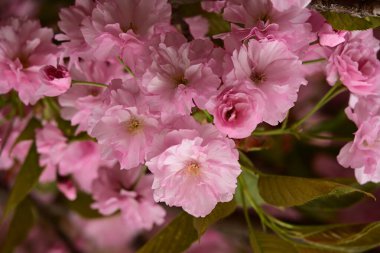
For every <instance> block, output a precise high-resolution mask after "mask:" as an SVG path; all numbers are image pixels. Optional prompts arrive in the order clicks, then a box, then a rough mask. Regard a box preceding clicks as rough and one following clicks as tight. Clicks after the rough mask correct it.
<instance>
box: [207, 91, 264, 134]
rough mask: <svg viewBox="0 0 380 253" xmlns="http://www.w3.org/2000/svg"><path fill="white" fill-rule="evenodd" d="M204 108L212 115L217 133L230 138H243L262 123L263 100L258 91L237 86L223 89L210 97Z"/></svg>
mask: <svg viewBox="0 0 380 253" xmlns="http://www.w3.org/2000/svg"><path fill="white" fill-rule="evenodd" d="M206 108H207V110H208V111H209V112H210V113H211V114H212V115H214V123H215V126H216V127H217V128H218V129H219V131H221V132H222V133H225V134H227V135H228V136H229V137H231V138H245V137H248V136H250V135H251V133H252V131H253V130H254V129H255V128H256V126H257V124H259V123H261V122H262V121H263V113H264V100H263V95H262V94H261V92H260V90H256V91H252V90H249V89H247V88H246V87H245V86H244V85H237V86H230V87H225V88H224V89H222V90H221V92H220V93H219V94H218V95H215V96H213V97H211V98H210V101H209V102H208V103H207V104H206Z"/></svg>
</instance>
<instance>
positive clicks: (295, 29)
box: [223, 0, 315, 52]
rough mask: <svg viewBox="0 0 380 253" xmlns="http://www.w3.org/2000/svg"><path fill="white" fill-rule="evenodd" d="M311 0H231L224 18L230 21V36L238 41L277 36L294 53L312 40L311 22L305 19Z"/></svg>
mask: <svg viewBox="0 0 380 253" xmlns="http://www.w3.org/2000/svg"><path fill="white" fill-rule="evenodd" d="M308 2H310V1H278V0H234V1H228V2H227V6H226V8H225V9H224V12H223V15H224V18H225V19H226V20H228V21H230V22H232V23H235V24H240V25H243V28H241V27H238V26H233V30H232V34H231V35H232V36H233V37H236V38H237V39H239V40H246V39H250V38H255V39H259V40H261V39H264V38H268V39H278V40H282V41H284V42H286V45H287V46H288V47H289V48H290V49H291V50H292V51H294V52H298V51H300V50H303V49H307V47H308V44H309V43H310V42H312V41H314V40H315V36H314V35H313V34H312V33H311V25H310V24H308V23H307V22H306V21H307V20H308V18H309V17H310V11H309V10H308V9H306V8H305V7H306V5H307V4H308Z"/></svg>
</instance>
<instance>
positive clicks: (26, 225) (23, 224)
mask: <svg viewBox="0 0 380 253" xmlns="http://www.w3.org/2000/svg"><path fill="white" fill-rule="evenodd" d="M35 218H36V217H35V211H34V207H33V205H32V201H31V200H30V199H29V198H26V199H24V200H23V201H22V202H21V203H20V204H19V206H18V207H17V209H16V211H15V213H14V215H13V218H12V221H11V223H10V225H9V230H8V232H7V234H6V237H5V240H4V244H3V245H2V246H1V247H0V252H1V253H11V252H13V251H14V249H15V248H16V246H18V245H19V244H20V243H21V242H23V241H24V240H25V238H26V237H27V236H28V232H29V231H30V229H31V228H32V227H33V225H34V222H35Z"/></svg>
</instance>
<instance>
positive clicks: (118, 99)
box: [0, 0, 380, 230]
mask: <svg viewBox="0 0 380 253" xmlns="http://www.w3.org/2000/svg"><path fill="white" fill-rule="evenodd" d="M309 2H310V1H309V0H287V1H282V0H281V1H280V0H227V1H203V2H202V4H201V6H202V8H203V11H204V12H212V13H215V14H216V15H220V16H221V17H223V18H224V20H225V21H227V22H228V23H229V26H230V31H229V32H221V33H219V34H216V35H212V36H209V34H208V31H209V23H208V20H207V19H206V18H205V17H203V16H196V17H191V18H186V19H185V21H186V24H187V25H188V26H189V28H190V29H189V30H190V34H187V33H185V32H183V31H181V27H180V26H179V25H173V24H172V23H171V17H172V13H171V12H172V11H171V10H172V9H171V5H170V4H169V3H168V2H167V1H166V0H107V1H106V0H98V1H92V0H77V1H76V3H75V5H73V6H70V7H68V8H64V9H62V10H61V11H60V15H59V16H60V21H59V22H58V27H59V29H60V32H59V33H58V34H55V35H54V33H53V30H52V29H50V28H44V27H41V25H40V24H39V22H38V21H36V20H31V19H26V18H17V17H13V18H7V19H5V20H4V21H3V22H2V23H1V26H0V76H1V79H0V93H1V94H6V93H10V92H11V91H13V92H16V93H17V94H18V97H19V99H20V100H21V101H22V103H24V104H25V105H32V106H34V107H35V108H38V105H39V104H40V103H41V101H42V100H44V99H46V98H47V97H57V101H58V102H59V106H60V109H59V110H60V116H61V117H62V118H63V119H65V120H67V121H70V122H71V125H72V126H74V127H75V129H76V130H75V131H76V132H75V133H74V134H73V136H81V135H85V136H87V137H86V138H85V139H82V140H81V139H80V138H71V137H72V136H68V135H67V134H66V133H64V131H63V130H62V129H61V128H60V127H59V124H58V122H55V121H54V120H51V119H47V118H44V117H43V115H42V114H38V110H29V111H28V113H27V116H26V117H24V118H14V119H13V120H12V122H7V123H6V124H4V125H3V126H2V128H3V129H1V131H2V132H5V131H6V130H7V129H11V132H10V134H9V135H8V138H7V139H6V142H5V143H4V144H2V146H3V147H4V148H3V152H2V153H1V157H0V169H2V170H7V169H10V168H11V167H13V166H14V165H15V163H16V162H15V161H22V160H23V159H24V158H25V156H26V154H27V152H28V149H29V147H30V146H31V145H32V142H31V141H21V142H18V143H17V144H16V145H14V144H15V141H16V139H17V136H18V135H19V134H20V132H21V131H22V129H24V128H25V126H26V125H27V123H28V121H29V120H30V119H31V118H32V117H37V118H39V119H40V120H41V121H42V122H43V128H41V129H38V130H37V131H36V147H37V150H38V153H39V159H40V160H39V163H40V165H41V166H42V167H44V171H43V173H42V175H41V177H40V182H41V183H48V182H56V183H57V186H58V189H59V190H60V191H61V192H62V193H63V194H64V195H65V196H66V197H67V198H68V199H70V200H73V199H75V198H76V196H77V191H78V190H80V191H84V192H86V193H88V194H90V195H91V196H92V198H93V200H94V202H93V204H92V208H94V209H96V210H98V211H99V212H100V213H101V214H103V215H111V214H114V213H116V212H120V213H121V216H122V217H123V221H124V222H125V223H126V224H128V226H129V227H131V228H134V229H136V230H141V229H146V230H149V229H151V228H152V227H153V225H155V224H156V225H160V224H162V223H163V222H164V217H165V209H164V208H163V206H162V205H160V204H158V203H159V202H163V203H165V204H166V205H168V206H174V207H181V208H182V209H183V210H184V211H186V212H188V213H189V214H191V215H193V216H195V217H205V216H206V215H208V214H209V213H210V212H211V211H212V210H213V209H214V208H215V206H216V205H217V203H219V202H228V201H231V200H232V198H233V195H234V193H235V190H236V187H237V178H238V176H239V174H240V173H241V169H240V164H239V161H238V160H239V153H238V150H237V148H236V144H235V142H234V139H244V138H247V137H249V136H251V134H252V132H253V131H254V130H255V129H256V128H257V126H258V125H259V124H262V123H266V124H269V125H271V126H277V125H278V124H279V123H281V122H283V121H284V120H285V118H286V117H287V114H288V112H289V110H290V109H291V108H292V107H293V106H294V105H295V103H296V101H297V100H298V92H299V90H300V88H301V87H302V86H304V85H306V84H307V83H308V81H307V79H308V77H309V76H311V75H312V74H313V73H315V72H318V71H322V72H323V73H324V75H325V77H326V80H327V82H328V84H330V85H331V86H334V85H339V84H340V85H342V84H343V85H344V86H345V87H346V88H347V89H348V90H349V92H350V93H351V94H352V95H351V101H350V105H349V107H348V108H347V110H346V113H347V115H348V117H349V118H350V119H351V120H352V121H353V122H355V124H356V125H357V127H358V131H357V132H356V133H355V139H354V141H353V142H350V143H348V144H347V145H346V146H345V147H344V148H343V149H342V150H341V153H340V154H339V156H338V160H339V162H340V163H341V164H342V165H343V166H345V167H352V168H354V169H355V171H356V176H357V178H358V181H359V182H360V183H365V182H368V181H373V182H380V143H379V140H380V97H379V95H380V64H379V61H378V60H377V58H376V53H377V51H378V48H379V41H378V40H377V39H375V38H374V36H373V33H372V30H368V31H355V32H348V31H336V30H334V29H333V28H332V27H331V26H330V25H329V24H328V23H327V21H326V20H325V19H324V18H323V17H322V16H321V15H320V14H318V13H317V12H314V11H312V10H310V9H308V8H307V6H308V4H309ZM53 39H54V40H53ZM53 41H54V42H53ZM221 45H223V46H221ZM315 59H322V60H321V61H318V62H317V63H315V64H307V63H309V62H310V63H311V62H313V60H315ZM6 114H7V112H6V111H5V109H4V110H3V111H2V112H1V117H2V119H4V120H5V121H6ZM196 114H201V115H204V116H205V117H204V119H203V120H199V119H198V118H197V117H195V115H196Z"/></svg>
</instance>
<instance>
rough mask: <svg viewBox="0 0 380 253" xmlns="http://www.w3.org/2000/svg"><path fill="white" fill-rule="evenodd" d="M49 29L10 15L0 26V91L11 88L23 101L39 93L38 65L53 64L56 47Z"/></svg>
mask: <svg viewBox="0 0 380 253" xmlns="http://www.w3.org/2000/svg"><path fill="white" fill-rule="evenodd" d="M52 38H53V30H52V29H49V28H41V26H40V24H39V22H38V21H34V20H23V19H15V18H10V19H8V20H7V22H5V23H4V24H2V26H1V27H0V75H1V77H2V79H1V81H0V93H7V92H8V91H9V90H11V89H14V90H16V91H17V92H18V95H19V97H20V99H21V101H22V102H23V103H24V104H34V103H36V101H37V100H38V99H40V98H41V97H42V95H41V94H37V93H36V91H37V90H38V89H39V88H40V86H41V82H42V80H41V78H40V74H39V71H40V68H41V67H43V66H45V65H55V64H56V63H57V60H58V58H57V57H58V53H59V50H58V47H57V46H55V45H54V44H53V43H52Z"/></svg>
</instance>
